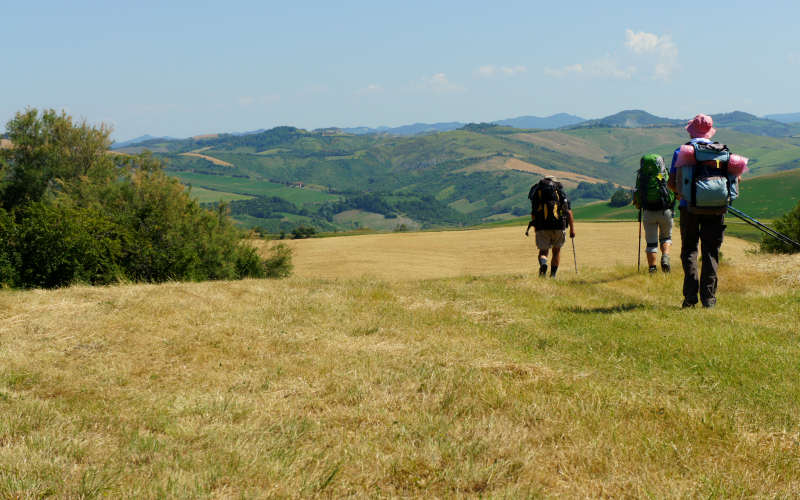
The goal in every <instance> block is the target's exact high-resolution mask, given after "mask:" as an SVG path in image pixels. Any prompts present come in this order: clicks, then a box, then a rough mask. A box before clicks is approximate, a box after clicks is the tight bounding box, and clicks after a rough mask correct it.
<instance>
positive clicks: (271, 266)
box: [264, 243, 293, 278]
mask: <svg viewBox="0 0 800 500" xmlns="http://www.w3.org/2000/svg"><path fill="white" fill-rule="evenodd" d="M271 251H272V253H271V255H270V256H269V257H268V258H267V260H266V261H264V269H265V274H264V277H265V278H285V277H287V276H289V275H290V274H291V273H292V267H293V265H292V249H291V248H289V246H288V245H286V244H284V243H279V244H277V245H275V246H273V247H272V249H271Z"/></svg>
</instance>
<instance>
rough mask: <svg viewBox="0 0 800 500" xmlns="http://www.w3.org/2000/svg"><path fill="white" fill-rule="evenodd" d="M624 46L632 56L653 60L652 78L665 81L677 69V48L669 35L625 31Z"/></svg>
mask: <svg viewBox="0 0 800 500" xmlns="http://www.w3.org/2000/svg"><path fill="white" fill-rule="evenodd" d="M625 46H626V47H628V48H629V49H630V50H632V51H633V53H634V54H638V55H643V56H647V57H650V58H654V66H653V77H654V78H657V79H660V80H666V79H668V78H669V77H670V76H672V74H673V73H674V72H675V70H677V69H678V46H677V45H675V42H673V41H672V37H670V36H669V35H663V36H659V35H656V34H654V33H647V32H644V31H639V32H638V33H637V32H634V31H633V30H630V29H628V30H625Z"/></svg>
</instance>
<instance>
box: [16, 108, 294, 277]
mask: <svg viewBox="0 0 800 500" xmlns="http://www.w3.org/2000/svg"><path fill="white" fill-rule="evenodd" d="M8 128H9V130H10V133H9V137H10V139H11V140H12V142H13V144H14V147H13V148H12V149H11V150H3V151H0V162H2V163H0V165H2V170H1V171H0V174H2V175H0V203H2V206H3V207H5V208H0V229H2V234H3V238H2V241H1V242H0V284H2V285H4V286H14V287H57V286H66V285H70V284H72V283H76V282H82V283H91V284H106V283H112V282H116V281H120V280H130V281H144V282H162V281H166V280H208V279H238V278H243V277H246V276H251V277H266V276H285V275H286V274H288V273H287V272H285V271H284V270H285V269H287V268H288V269H290V268H291V266H290V265H288V264H287V262H290V259H288V256H287V252H288V248H287V249H285V250H280V251H279V252H278V253H276V254H275V255H273V256H272V257H270V259H271V260H267V261H264V260H262V259H261V258H260V257H259V256H258V254H257V253H256V250H255V248H253V247H252V246H250V245H247V244H245V243H244V234H243V233H242V232H241V231H240V230H238V229H237V228H235V227H234V226H233V223H232V222H231V219H230V218H229V217H228V216H227V208H226V207H225V206H219V207H217V209H216V210H214V211H211V210H206V209H204V208H202V207H200V205H198V204H197V203H196V202H195V201H194V200H192V199H191V198H190V197H189V195H188V193H187V192H186V190H185V189H184V187H183V186H182V185H181V184H180V183H179V182H178V181H177V180H175V179H173V178H170V177H168V176H167V175H166V174H165V173H164V172H163V170H162V166H161V163H160V162H159V161H157V160H155V159H153V158H152V157H150V156H149V155H139V156H112V155H109V154H108V153H107V150H106V149H105V148H106V147H107V146H108V144H109V141H108V137H107V136H108V131H107V130H104V129H100V130H97V129H92V128H89V127H88V126H86V125H85V124H82V125H79V126H75V125H73V124H72V122H71V120H70V119H69V117H66V116H65V115H61V116H58V115H55V113H54V112H52V111H50V112H45V113H44V114H43V116H42V117H41V118H39V117H38V113H37V112H36V111H28V112H26V113H25V114H18V115H17V117H16V118H15V119H14V120H12V121H11V122H10V123H9V127H8ZM76 130H77V132H76ZM59 141H60V142H59ZM20 176H22V177H24V178H26V179H28V180H29V181H30V182H40V183H42V184H43V185H40V186H31V185H26V184H21V183H20V182H19V177H20ZM287 259H288V260H287ZM273 261H274V262H273ZM270 262H273V263H272V264H271V263H270ZM271 266H272V267H275V266H277V268H279V269H284V270H279V271H274V270H272V267H271Z"/></svg>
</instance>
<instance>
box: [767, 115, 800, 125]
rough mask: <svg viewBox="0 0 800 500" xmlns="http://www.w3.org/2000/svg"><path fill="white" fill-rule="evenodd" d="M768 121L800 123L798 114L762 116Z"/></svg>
mask: <svg viewBox="0 0 800 500" xmlns="http://www.w3.org/2000/svg"><path fill="white" fill-rule="evenodd" d="M764 118H766V119H768V120H775V121H776V122H782V123H800V113H779V114H777V115H764Z"/></svg>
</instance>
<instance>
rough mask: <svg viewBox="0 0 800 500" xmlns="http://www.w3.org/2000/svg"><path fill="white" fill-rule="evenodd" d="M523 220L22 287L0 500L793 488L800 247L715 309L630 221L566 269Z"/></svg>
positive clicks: (739, 266) (743, 264) (676, 494)
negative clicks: (547, 263) (248, 270)
mask: <svg viewBox="0 0 800 500" xmlns="http://www.w3.org/2000/svg"><path fill="white" fill-rule="evenodd" d="M615 227H619V228H620V232H617V230H616V229H614V228H615ZM521 232H522V230H521V229H520V228H507V229H498V230H491V231H489V232H484V231H461V232H450V233H413V234H395V235H373V236H360V237H350V238H328V239H320V240H304V241H297V242H293V244H294V245H295V249H296V257H297V262H298V263H302V265H298V268H297V269H298V273H301V274H299V275H297V276H294V277H292V278H289V279H287V280H282V281H258V280H249V281H239V282H210V283H190V284H179V283H171V284H165V285H161V286H152V285H125V286H115V287H103V288H88V287H72V288H64V289H58V290H51V291H8V290H0V344H1V345H2V346H3V347H2V350H0V353H1V354H0V355H2V363H0V405H2V411H3V416H4V418H2V419H0V442H1V443H2V447H0V477H2V480H1V481H0V497H4V498H20V497H22V498H33V497H44V496H59V497H65V498H96V497H100V496H108V497H124V498H131V497H136V498H153V497H170V498H174V497H193V498H197V497H213V498H220V497H225V498H230V497H248V498H249V497H256V498H258V497H260V498H263V497H314V496H330V497H344V496H357V497H414V498H422V497H426V498H430V497H475V498H477V497H513V498H518V497H526V498H527V497H534V498H538V497H569V498H587V497H600V496H608V497H615V498H641V497H655V498H686V497H692V498H694V497H718V498H731V497H757V498H763V497H769V498H774V497H778V498H788V497H792V496H794V494H795V493H796V491H797V488H798V486H799V484H798V478H799V477H800V451H798V447H797V440H798V435H800V420H798V415H800V379H798V377H797V359H798V357H800V348H799V347H798V343H797V330H796V324H797V321H796V320H797V315H798V311H799V310H798V304H800V292H799V291H798V284H800V260H798V259H800V256H793V257H788V258H787V257H769V256H767V257H765V256H760V255H753V254H749V253H747V252H746V249H747V246H746V245H745V244H743V243H741V242H737V241H736V240H734V239H730V240H728V241H726V243H725V246H724V247H723V251H724V253H725V258H724V261H723V264H722V266H721V268H720V272H721V281H720V291H719V304H718V306H717V308H716V309H713V310H691V311H683V310H680V309H679V307H678V304H679V303H680V286H681V284H680V283H681V280H680V273H674V274H673V275H670V276H663V275H659V276H653V277H650V276H646V275H644V274H638V275H637V274H635V272H634V271H633V269H634V267H633V264H634V261H632V260H630V259H628V257H635V248H631V249H630V251H628V250H625V251H624V252H619V250H616V251H614V250H613V249H614V248H618V247H613V246H608V245H613V244H614V242H615V241H617V245H618V244H619V240H620V239H622V238H625V235H626V234H628V232H629V231H628V228H626V225H619V224H597V225H595V226H593V227H590V225H584V226H583V228H582V229H581V232H580V233H579V235H578V238H577V239H576V240H577V255H578V259H579V260H578V262H579V266H580V274H578V275H575V274H574V273H573V272H572V269H571V266H570V265H567V264H564V268H563V269H562V271H561V276H560V278H559V279H558V280H541V279H538V278H536V277H535V275H534V274H535V273H534V272H533V269H534V267H535V263H534V261H535V255H534V251H533V249H532V241H531V240H530V239H525V238H524V237H523V236H522V234H521ZM628 240H630V241H631V242H634V243H635V240H631V239H630V238H628V239H626V240H624V241H628ZM359 241H360V242H361V243H360V244H359V243H358V242H359ZM326 242H327V246H321V245H324V244H325V243H326ZM626 244H627V243H626ZM432 247H433V248H432ZM355 249H360V251H361V252H363V253H354V250H355ZM387 250H390V251H388V252H387ZM620 253H625V257H626V261H625V262H624V263H620V264H618V263H617V258H618V257H619V254H620ZM499 256H502V258H498V257H499ZM359 261H360V262H361V264H360V265H361V267H360V269H361V272H353V268H352V267H349V266H352V265H359V264H358V262H359ZM341 262H345V263H346V265H344V266H341V267H338V266H336V264H338V263H341ZM487 266H488V267H490V269H489V270H488V272H485V271H486V267H487ZM498 266H505V267H498ZM437 268H438V269H439V270H438V271H437ZM375 270H377V271H375ZM378 272H380V273H393V274H391V275H389V274H377V273H378ZM325 273H330V274H325ZM451 273H452V274H451Z"/></svg>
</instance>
